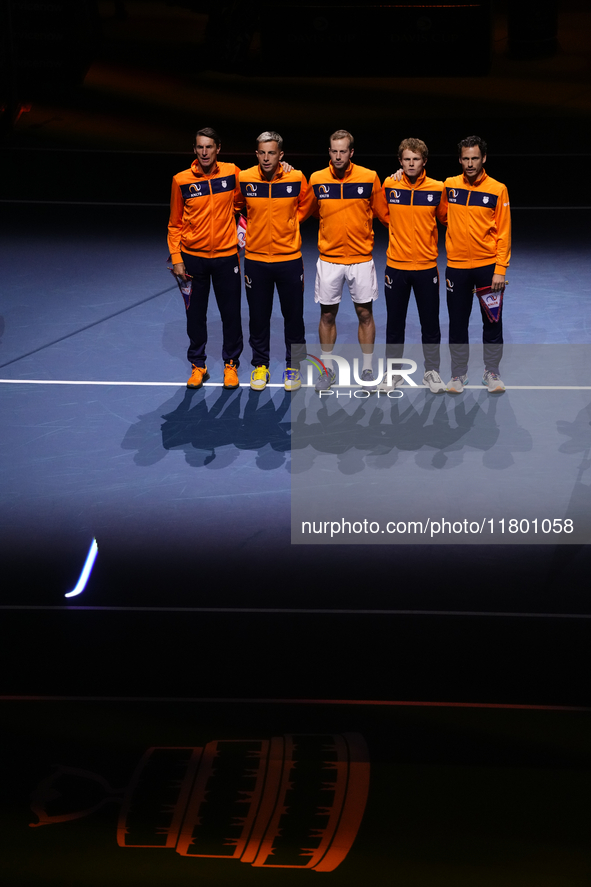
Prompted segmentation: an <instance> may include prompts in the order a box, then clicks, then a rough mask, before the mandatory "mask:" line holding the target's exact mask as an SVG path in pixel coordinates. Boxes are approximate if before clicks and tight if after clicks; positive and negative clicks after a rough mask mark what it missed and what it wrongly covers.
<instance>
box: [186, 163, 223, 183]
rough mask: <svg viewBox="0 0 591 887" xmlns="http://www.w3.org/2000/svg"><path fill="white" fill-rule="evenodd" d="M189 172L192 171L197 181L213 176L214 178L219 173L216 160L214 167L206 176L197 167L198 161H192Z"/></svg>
mask: <svg viewBox="0 0 591 887" xmlns="http://www.w3.org/2000/svg"><path fill="white" fill-rule="evenodd" d="M191 170H192V171H193V175H194V176H195V177H196V178H198V179H211V178H213V176H215V175H217V174H218V173H219V171H220V168H219V166H218V162H217V160H216V162H215V163H214V165H213V166H212V168H211V172H208V173H207V175H206V174H205V173H204V172H202V171H201V167H200V166H199V161H198V160H194V161H193V163H192V164H191Z"/></svg>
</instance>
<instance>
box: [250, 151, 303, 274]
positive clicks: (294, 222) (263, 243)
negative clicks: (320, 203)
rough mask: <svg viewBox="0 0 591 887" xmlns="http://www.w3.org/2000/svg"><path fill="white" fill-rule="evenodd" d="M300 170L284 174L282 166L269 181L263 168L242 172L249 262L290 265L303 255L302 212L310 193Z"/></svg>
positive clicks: (255, 167) (256, 167) (252, 168)
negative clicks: (293, 260)
mask: <svg viewBox="0 0 591 887" xmlns="http://www.w3.org/2000/svg"><path fill="white" fill-rule="evenodd" d="M307 187H308V185H307V182H306V177H305V176H304V174H303V173H302V172H300V170H299V169H292V171H291V172H284V170H283V167H282V166H281V165H279V166H278V167H277V170H276V171H275V175H274V176H273V179H272V180H271V181H270V182H269V181H267V179H265V178H263V176H262V175H261V169H260V167H259V166H252V167H251V168H250V169H246V170H244V171H243V172H241V173H240V190H241V196H242V201H243V203H244V202H245V203H246V208H247V213H248V221H247V225H246V249H245V252H244V255H245V257H246V258H247V259H255V261H257V262H289V261H291V260H292V259H299V258H301V255H302V236H301V234H300V222H299V217H298V216H299V209H300V207H301V205H302V202H303V200H304V198H305V195H306V191H307Z"/></svg>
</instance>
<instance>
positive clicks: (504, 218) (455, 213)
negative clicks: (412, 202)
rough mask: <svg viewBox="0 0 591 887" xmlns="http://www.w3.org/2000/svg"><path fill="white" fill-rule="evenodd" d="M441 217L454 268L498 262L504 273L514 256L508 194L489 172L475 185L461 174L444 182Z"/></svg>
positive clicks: (480, 177) (482, 175)
mask: <svg viewBox="0 0 591 887" xmlns="http://www.w3.org/2000/svg"><path fill="white" fill-rule="evenodd" d="M438 218H439V219H440V221H442V222H443V223H444V224H446V225H447V236H446V239H445V248H446V251H447V264H448V265H450V267H452V268H481V267H482V266H483V265H491V264H492V263H493V262H494V263H495V270H494V273H495V274H505V272H506V271H507V267H508V265H509V260H510V258H511V212H510V209H509V194H508V193H507V188H506V187H505V185H503V184H501V182H497V181H496V180H495V179H491V178H490V176H487V174H486V172H485V171H484V170H482V173H481V174H480V176H479V177H478V179H477V181H476V182H475V184H474V185H471V184H470V183H469V181H468V179H467V178H466V177H465V176H464V175H463V174H462V175H459V176H452V177H451V178H449V179H446V180H445V182H444V183H443V194H442V196H441V204H440V206H439V213H438Z"/></svg>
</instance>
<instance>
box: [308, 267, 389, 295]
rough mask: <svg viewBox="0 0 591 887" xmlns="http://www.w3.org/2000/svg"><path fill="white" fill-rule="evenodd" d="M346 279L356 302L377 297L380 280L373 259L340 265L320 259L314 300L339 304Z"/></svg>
mask: <svg viewBox="0 0 591 887" xmlns="http://www.w3.org/2000/svg"><path fill="white" fill-rule="evenodd" d="M345 281H347V286H348V287H349V292H350V293H351V298H352V299H353V301H354V302H358V303H360V304H363V303H364V302H373V301H375V299H377V297H378V281H377V277H376V266H375V265H374V263H373V259H371V261H369V262H358V263H357V264H356V265H339V264H337V263H336V262H325V261H324V260H323V259H318V261H317V263H316V283H315V285H314V301H315V302H320V304H321V305H338V303H339V302H340V301H341V296H342V294H343V284H344V283H345Z"/></svg>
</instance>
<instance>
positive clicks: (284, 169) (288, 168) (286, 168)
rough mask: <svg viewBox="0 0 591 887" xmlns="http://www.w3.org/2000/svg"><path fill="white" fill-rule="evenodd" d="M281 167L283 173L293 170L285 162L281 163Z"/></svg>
mask: <svg viewBox="0 0 591 887" xmlns="http://www.w3.org/2000/svg"><path fill="white" fill-rule="evenodd" d="M281 166H282V167H283V172H291V171H292V169H293V166H292V165H291V163H286V162H285V160H282V161H281Z"/></svg>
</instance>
